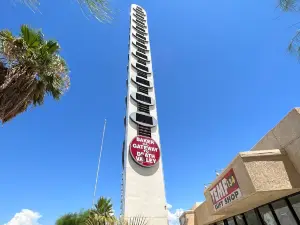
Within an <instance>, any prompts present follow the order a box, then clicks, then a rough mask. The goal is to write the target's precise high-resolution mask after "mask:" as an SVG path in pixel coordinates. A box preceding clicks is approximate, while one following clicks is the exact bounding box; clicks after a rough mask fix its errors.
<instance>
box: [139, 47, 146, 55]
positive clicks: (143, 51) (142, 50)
mask: <svg viewBox="0 0 300 225" xmlns="http://www.w3.org/2000/svg"><path fill="white" fill-rule="evenodd" d="M137 50H138V51H139V52H141V53H144V54H146V51H145V50H144V49H141V48H137Z"/></svg>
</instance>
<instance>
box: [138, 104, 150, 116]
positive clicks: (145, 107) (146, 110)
mask: <svg viewBox="0 0 300 225" xmlns="http://www.w3.org/2000/svg"><path fill="white" fill-rule="evenodd" d="M138 111H139V112H144V113H148V114H150V107H149V105H144V104H141V103H138Z"/></svg>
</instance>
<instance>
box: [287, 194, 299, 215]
mask: <svg viewBox="0 0 300 225" xmlns="http://www.w3.org/2000/svg"><path fill="white" fill-rule="evenodd" d="M289 201H290V203H291V204H292V207H293V209H294V211H295V213H296V214H297V216H298V218H299V219H300V194H298V195H294V196H292V197H289Z"/></svg>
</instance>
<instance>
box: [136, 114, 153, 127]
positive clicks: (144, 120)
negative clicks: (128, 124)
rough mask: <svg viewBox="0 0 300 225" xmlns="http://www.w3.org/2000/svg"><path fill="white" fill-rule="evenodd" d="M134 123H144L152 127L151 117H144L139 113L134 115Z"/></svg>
mask: <svg viewBox="0 0 300 225" xmlns="http://www.w3.org/2000/svg"><path fill="white" fill-rule="evenodd" d="M136 121H138V122H141V123H146V124H149V125H153V120H152V117H151V116H145V115H142V114H139V113H136Z"/></svg>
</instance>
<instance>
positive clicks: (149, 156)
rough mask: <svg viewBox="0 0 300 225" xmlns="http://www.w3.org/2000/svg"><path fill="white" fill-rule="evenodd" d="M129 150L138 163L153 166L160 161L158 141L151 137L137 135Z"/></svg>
mask: <svg viewBox="0 0 300 225" xmlns="http://www.w3.org/2000/svg"><path fill="white" fill-rule="evenodd" d="M129 151H130V154H131V156H132V158H133V159H134V161H135V162H136V163H138V164H139V165H141V166H145V167H151V166H154V165H155V163H157V162H158V161H159V158H160V150H159V147H158V145H157V143H156V142H155V141H154V140H153V139H152V138H149V137H144V136H136V137H135V138H133V140H132V141H131V143H130V146H129Z"/></svg>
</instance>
